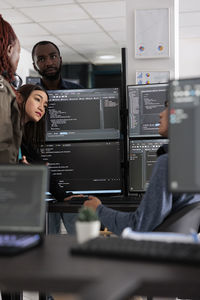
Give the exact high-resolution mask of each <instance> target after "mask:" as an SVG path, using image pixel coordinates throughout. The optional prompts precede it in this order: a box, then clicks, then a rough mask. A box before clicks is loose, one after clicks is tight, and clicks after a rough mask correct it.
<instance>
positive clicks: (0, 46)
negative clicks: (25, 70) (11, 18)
mask: <svg viewBox="0 0 200 300" xmlns="http://www.w3.org/2000/svg"><path fill="white" fill-rule="evenodd" d="M16 41H17V36H16V34H15V32H14V30H13V29H12V27H11V25H10V24H9V23H8V22H6V21H5V20H4V19H3V18H2V16H1V15H0V74H1V75H3V76H4V77H5V78H6V79H7V80H8V81H9V82H12V81H13V80H14V71H13V68H12V66H11V64H10V61H9V59H8V55H7V49H8V46H9V45H14V44H15V43H16Z"/></svg>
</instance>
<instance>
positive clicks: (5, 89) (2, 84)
mask: <svg viewBox="0 0 200 300" xmlns="http://www.w3.org/2000/svg"><path fill="white" fill-rule="evenodd" d="M0 92H1V93H4V94H6V95H10V96H11V98H15V93H14V91H13V89H12V87H11V85H10V83H9V82H8V81H7V80H6V79H5V78H4V77H3V76H2V75H0Z"/></svg>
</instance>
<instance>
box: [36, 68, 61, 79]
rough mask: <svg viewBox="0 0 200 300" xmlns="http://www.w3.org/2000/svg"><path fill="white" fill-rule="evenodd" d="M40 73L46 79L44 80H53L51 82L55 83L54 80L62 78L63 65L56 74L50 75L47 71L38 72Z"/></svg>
mask: <svg viewBox="0 0 200 300" xmlns="http://www.w3.org/2000/svg"><path fill="white" fill-rule="evenodd" d="M37 71H38V73H39V74H40V75H41V76H42V77H43V78H44V79H47V80H51V81H54V80H57V79H59V77H60V74H61V65H60V67H59V68H58V69H57V71H56V72H55V73H52V74H51V73H50V74H46V72H45V71H43V72H41V71H40V70H37Z"/></svg>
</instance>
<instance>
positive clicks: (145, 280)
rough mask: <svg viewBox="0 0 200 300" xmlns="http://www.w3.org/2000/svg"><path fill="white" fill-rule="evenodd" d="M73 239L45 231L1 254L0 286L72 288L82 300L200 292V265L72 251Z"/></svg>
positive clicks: (69, 290) (197, 294) (45, 289)
mask: <svg viewBox="0 0 200 300" xmlns="http://www.w3.org/2000/svg"><path fill="white" fill-rule="evenodd" d="M74 243H75V238H73V237H69V236H67V235H66V236H63V235H59V236H55V235H52V236H46V237H45V240H44V244H43V245H42V246H41V247H38V248H35V249H32V250H30V251H27V252H26V253H24V254H20V255H18V256H13V257H0V270H1V271H0V290H9V291H19V290H27V291H28V290H29V291H40V292H47V293H52V292H62V293H74V294H78V295H79V296H80V298H79V299H81V300H94V299H95V300H102V299H103V300H119V299H126V297H128V296H130V295H134V294H135V295H148V296H151V295H154V296H166V297H174V296H177V295H178V296H179V297H185V298H189V297H193V298H195V297H196V298H200V289H199V286H200V267H195V266H186V265H185V266H184V265H178V264H166V263H151V262H143V261H120V260H116V259H115V260H114V259H113V260H109V259H103V258H101V259H100V258H85V257H78V256H71V255H70V253H69V249H70V246H71V245H73V244H74Z"/></svg>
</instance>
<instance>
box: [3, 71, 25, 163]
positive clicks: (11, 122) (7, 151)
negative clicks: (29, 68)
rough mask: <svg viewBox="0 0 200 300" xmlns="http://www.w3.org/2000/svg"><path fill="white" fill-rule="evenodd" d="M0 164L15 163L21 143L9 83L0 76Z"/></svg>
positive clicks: (18, 122) (15, 106) (13, 99)
mask: <svg viewBox="0 0 200 300" xmlns="http://www.w3.org/2000/svg"><path fill="white" fill-rule="evenodd" d="M0 83H1V89H0V163H4V164H5V163H16V162H17V159H18V151H19V147H18V145H19V146H20V142H21V131H20V114H19V110H18V106H17V102H16V97H15V94H14V92H13V91H12V88H11V87H10V85H9V83H8V82H6V81H5V80H4V79H3V77H2V76H0Z"/></svg>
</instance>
